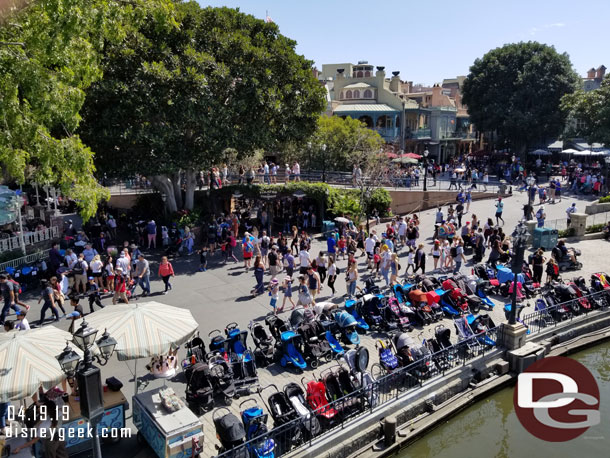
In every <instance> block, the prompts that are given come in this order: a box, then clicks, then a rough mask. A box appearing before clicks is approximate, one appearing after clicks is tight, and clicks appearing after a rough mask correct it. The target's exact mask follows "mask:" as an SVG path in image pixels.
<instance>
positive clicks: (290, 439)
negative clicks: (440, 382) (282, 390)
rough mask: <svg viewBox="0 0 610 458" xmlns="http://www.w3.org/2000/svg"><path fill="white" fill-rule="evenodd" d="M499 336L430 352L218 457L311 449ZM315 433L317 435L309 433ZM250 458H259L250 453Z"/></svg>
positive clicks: (498, 329)
mask: <svg viewBox="0 0 610 458" xmlns="http://www.w3.org/2000/svg"><path fill="white" fill-rule="evenodd" d="M501 333H502V327H501V326H498V327H495V328H492V329H490V330H488V331H487V332H484V333H480V334H477V335H475V336H473V337H471V338H469V339H466V340H463V341H461V342H459V343H457V344H455V345H452V346H450V347H447V348H445V349H443V350H441V351H439V352H436V353H431V354H429V355H427V356H425V357H423V358H421V359H420V360H418V361H416V362H414V363H412V364H409V365H408V366H404V367H401V368H398V369H396V370H394V371H392V372H390V373H388V374H387V375H385V376H384V377H381V378H379V379H378V380H375V381H373V382H372V383H371V384H369V385H367V386H363V387H360V388H359V389H357V390H355V391H354V392H352V393H351V394H349V395H347V396H345V397H342V398H340V399H337V400H335V401H333V402H330V403H329V404H328V405H327V406H325V407H322V408H320V409H318V411H316V412H315V415H308V416H305V417H300V418H297V419H294V420H292V421H290V422H288V423H286V424H283V425H281V426H278V427H276V428H273V429H271V430H270V431H269V432H267V433H265V434H262V435H260V436H258V437H256V438H254V439H252V440H250V441H248V442H246V443H244V444H241V445H240V446H238V447H236V448H233V449H231V450H227V451H225V452H223V453H221V454H220V455H218V456H219V457H223V458H228V457H241V456H248V452H249V451H254V450H259V449H261V448H263V447H265V445H269V440H273V441H274V443H275V450H274V454H275V456H282V455H285V454H287V453H289V452H292V451H294V450H298V449H300V448H302V447H307V446H311V444H312V442H313V440H314V439H317V438H319V437H323V436H327V435H329V434H332V433H333V432H334V431H335V430H336V429H342V428H344V427H345V425H347V424H350V423H352V422H353V421H354V420H355V419H357V418H358V417H361V416H363V415H367V414H369V413H371V412H374V411H375V410H377V409H380V408H381V407H383V406H385V405H387V404H389V403H390V402H393V401H395V400H396V399H397V398H399V397H401V396H404V395H405V394H406V393H408V392H410V391H412V390H414V389H416V388H419V387H421V386H423V385H425V384H427V383H429V382H430V381H431V380H432V379H434V378H436V377H437V376H442V375H444V374H445V373H446V372H447V371H449V370H451V369H454V368H457V367H461V366H465V365H466V363H467V361H469V360H471V359H473V358H476V357H478V356H481V355H484V354H485V353H487V352H490V351H491V350H493V349H495V348H496V342H501V341H502V334H501ZM356 377H358V376H356ZM304 390H305V388H304ZM318 423H322V424H321V426H322V427H321V429H320V428H318V427H317V424H318ZM316 430H319V431H320V432H319V433H315V434H312V433H311V432H315V431H316ZM250 456H258V455H256V453H251V454H250Z"/></svg>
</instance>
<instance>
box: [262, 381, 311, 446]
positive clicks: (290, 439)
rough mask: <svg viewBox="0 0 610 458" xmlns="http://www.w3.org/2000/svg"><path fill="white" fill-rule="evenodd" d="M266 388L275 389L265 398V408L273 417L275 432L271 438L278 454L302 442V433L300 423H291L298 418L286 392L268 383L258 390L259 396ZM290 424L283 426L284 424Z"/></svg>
mask: <svg viewBox="0 0 610 458" xmlns="http://www.w3.org/2000/svg"><path fill="white" fill-rule="evenodd" d="M267 388H273V389H274V390H275V391H274V392H273V393H271V394H270V395H269V397H268V398H267V408H268V409H269V413H271V418H273V426H274V431H275V434H274V436H273V440H274V442H275V446H276V448H277V450H278V452H279V454H280V455H282V454H283V453H285V452H287V451H289V450H290V449H291V448H292V447H293V446H297V445H299V444H301V443H302V442H303V434H302V431H301V427H300V424H297V423H292V424H290V423H291V422H293V421H294V420H296V419H298V418H299V414H298V413H297V411H296V409H295V407H294V405H293V404H292V403H291V402H290V400H289V399H288V396H286V393H284V392H283V391H280V390H278V389H277V386H275V385H268V386H266V387H265V388H261V389H260V390H259V391H258V394H259V396H260V397H261V399H263V402H264V398H263V395H262V393H263V391H265V390H266V389H267ZM287 424H290V425H289V426H286V427H284V428H280V427H282V426H284V425H287Z"/></svg>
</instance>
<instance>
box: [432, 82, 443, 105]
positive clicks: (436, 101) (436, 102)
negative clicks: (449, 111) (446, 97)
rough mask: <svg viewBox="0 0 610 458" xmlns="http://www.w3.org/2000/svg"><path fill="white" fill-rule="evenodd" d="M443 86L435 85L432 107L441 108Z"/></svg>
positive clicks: (433, 87)
mask: <svg viewBox="0 0 610 458" xmlns="http://www.w3.org/2000/svg"><path fill="white" fill-rule="evenodd" d="M441 91H442V89H441V86H440V84H435V85H434V86H432V100H431V101H430V106H432V107H439V106H441V105H442V102H441Z"/></svg>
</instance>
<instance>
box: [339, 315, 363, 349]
mask: <svg viewBox="0 0 610 458" xmlns="http://www.w3.org/2000/svg"><path fill="white" fill-rule="evenodd" d="M334 318H335V321H336V322H337V326H338V328H339V331H340V332H341V337H342V338H343V341H344V342H345V343H346V344H348V345H349V344H353V345H360V336H359V335H358V331H357V330H356V329H357V327H358V322H357V321H356V319H355V318H354V316H353V315H352V314H351V313H349V312H346V311H345V310H342V311H338V312H335V314H334Z"/></svg>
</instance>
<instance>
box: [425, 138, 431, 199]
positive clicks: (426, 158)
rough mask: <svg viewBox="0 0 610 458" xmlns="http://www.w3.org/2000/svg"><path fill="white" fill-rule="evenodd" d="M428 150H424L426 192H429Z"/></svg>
mask: <svg viewBox="0 0 610 458" xmlns="http://www.w3.org/2000/svg"><path fill="white" fill-rule="evenodd" d="M428 154H430V151H428V148H426V149H425V150H424V192H426V191H427V190H428Z"/></svg>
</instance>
